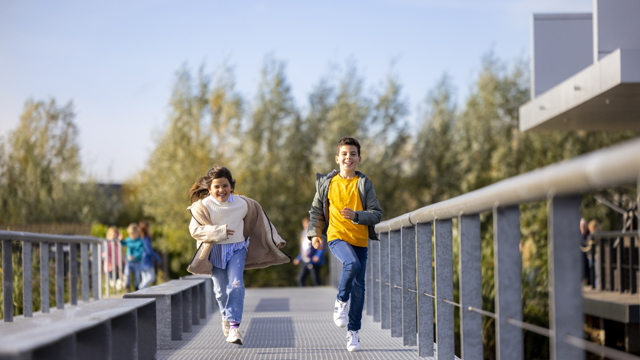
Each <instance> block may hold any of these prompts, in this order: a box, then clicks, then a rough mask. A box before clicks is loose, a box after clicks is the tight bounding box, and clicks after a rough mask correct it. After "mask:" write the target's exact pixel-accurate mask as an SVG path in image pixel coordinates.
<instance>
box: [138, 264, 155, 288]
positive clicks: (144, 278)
mask: <svg viewBox="0 0 640 360" xmlns="http://www.w3.org/2000/svg"><path fill="white" fill-rule="evenodd" d="M154 281H156V269H154V267H153V266H149V267H147V268H146V269H142V268H141V269H140V287H139V288H140V289H146V288H148V287H149V286H151V284H153V282H154Z"/></svg>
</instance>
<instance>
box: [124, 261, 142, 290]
mask: <svg viewBox="0 0 640 360" xmlns="http://www.w3.org/2000/svg"><path fill="white" fill-rule="evenodd" d="M131 273H133V287H134V289H136V290H138V285H139V284H140V263H139V262H132V261H127V263H126V264H125V265H124V278H125V279H126V282H125V286H126V287H127V289H129V286H130V285H131Z"/></svg>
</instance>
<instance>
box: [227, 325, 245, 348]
mask: <svg viewBox="0 0 640 360" xmlns="http://www.w3.org/2000/svg"><path fill="white" fill-rule="evenodd" d="M227 342H228V343H232V344H238V345H242V333H241V332H240V329H239V328H237V327H236V328H233V329H229V336H228V337H227Z"/></svg>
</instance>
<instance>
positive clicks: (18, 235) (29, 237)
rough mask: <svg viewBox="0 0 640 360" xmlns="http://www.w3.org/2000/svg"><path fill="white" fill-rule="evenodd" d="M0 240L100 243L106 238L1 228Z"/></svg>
mask: <svg viewBox="0 0 640 360" xmlns="http://www.w3.org/2000/svg"><path fill="white" fill-rule="evenodd" d="M0 240H11V241H30V242H48V243H75V244H81V243H91V244H101V243H102V242H104V241H105V240H106V239H102V238H97V237H93V236H78V235H52V234H40V233H30V232H22V231H4V230H2V231H0Z"/></svg>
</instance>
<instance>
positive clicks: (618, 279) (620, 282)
mask: <svg viewBox="0 0 640 360" xmlns="http://www.w3.org/2000/svg"><path fill="white" fill-rule="evenodd" d="M616 242H617V243H618V247H616V272H615V274H616V281H615V286H616V288H615V289H616V290H617V291H618V292H619V293H623V292H624V281H623V278H622V274H623V273H624V271H622V256H623V253H624V251H622V249H624V238H623V237H619V238H618V239H617V241H616Z"/></svg>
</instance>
